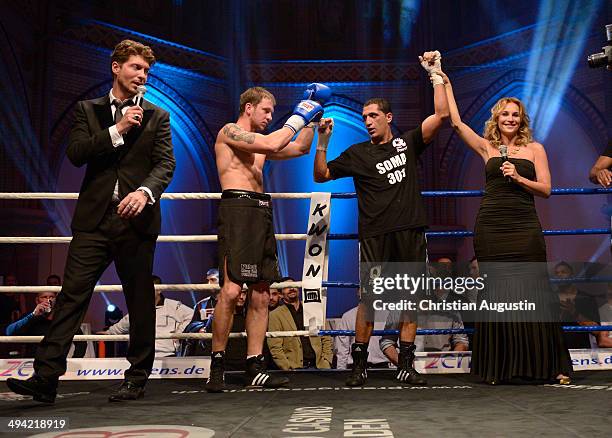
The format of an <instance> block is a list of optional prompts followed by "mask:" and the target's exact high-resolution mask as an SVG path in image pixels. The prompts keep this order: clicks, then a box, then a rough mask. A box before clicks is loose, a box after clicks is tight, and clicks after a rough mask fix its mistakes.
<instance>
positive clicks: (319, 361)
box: [268, 277, 334, 370]
mask: <svg viewBox="0 0 612 438" xmlns="http://www.w3.org/2000/svg"><path fill="white" fill-rule="evenodd" d="M282 281H295V280H294V279H293V278H291V277H285V278H283V280H282ZM282 294H283V301H284V305H280V306H278V307H277V308H276V309H275V310H274V311H272V312H271V313H270V320H269V323H268V331H271V332H277V331H279V332H280V331H297V330H304V309H303V306H302V302H301V301H300V297H299V291H298V288H296V287H286V288H283V290H282ZM268 347H269V348H270V353H271V354H272V359H273V360H274V363H275V364H276V366H278V367H279V368H280V369H281V370H291V369H297V368H319V369H324V368H331V364H332V361H333V355H334V353H333V349H332V340H331V337H329V336H301V337H296V336H293V337H284V338H268Z"/></svg>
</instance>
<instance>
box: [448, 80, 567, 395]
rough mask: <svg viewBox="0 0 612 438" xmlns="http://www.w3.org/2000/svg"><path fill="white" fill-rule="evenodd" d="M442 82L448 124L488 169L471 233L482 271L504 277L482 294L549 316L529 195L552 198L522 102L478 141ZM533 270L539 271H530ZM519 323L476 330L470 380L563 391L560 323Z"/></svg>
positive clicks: (505, 109) (492, 323)
mask: <svg viewBox="0 0 612 438" xmlns="http://www.w3.org/2000/svg"><path fill="white" fill-rule="evenodd" d="M442 77H443V79H444V83H445V87H446V94H447V97H448V103H449V108H450V119H451V125H452V126H453V129H454V130H455V132H457V134H459V136H460V137H461V139H462V140H463V141H464V142H465V143H466V144H467V145H468V146H469V147H470V148H471V149H472V150H474V151H475V152H476V153H477V154H478V155H480V156H481V157H482V159H483V162H484V167H485V173H486V187H485V195H484V197H483V198H482V201H481V204H480V210H479V212H478V217H477V219H476V225H475V228H474V251H475V253H476V258H477V259H478V263H479V265H480V266H486V265H487V264H489V266H494V267H495V268H491V269H492V270H493V271H495V270H496V269H497V268H499V267H501V269H497V273H498V274H499V272H503V274H502V275H497V276H495V275H492V276H491V277H490V278H489V279H487V283H486V288H485V291H484V294H483V295H484V297H485V299H488V300H490V301H496V300H499V301H504V299H505V298H506V299H508V301H511V300H514V301H515V302H518V301H520V300H523V299H528V300H534V299H538V297H539V298H540V299H541V300H540V301H541V302H540V304H542V305H544V306H545V307H546V309H547V310H550V311H551V315H552V314H554V313H555V311H554V307H552V304H554V300H553V299H552V291H551V288H550V285H549V284H548V276H547V273H546V268H545V262H546V243H545V241H544V237H543V236H542V227H541V225H540V221H539V219H538V215H537V212H536V209H535V203H534V195H535V196H540V197H543V198H548V197H549V196H550V192H551V182H550V171H549V168H548V160H547V158H546V151H545V150H544V147H543V146H542V145H541V144H540V143H537V142H535V141H533V138H532V136H531V130H530V128H529V117H528V116H527V114H526V112H525V108H524V106H523V103H522V102H521V101H520V100H518V99H516V98H512V97H506V98H502V99H500V100H499V101H498V102H497V103H496V104H495V105H494V106H493V108H492V109H491V117H490V119H489V120H488V121H487V122H486V124H485V129H484V135H483V137H481V136H480V135H478V134H476V133H475V132H474V131H473V130H472V129H470V127H469V126H467V125H466V124H465V123H463V122H462V121H461V117H460V115H459V110H458V109H457V104H456V102H455V98H454V96H453V90H452V86H451V84H450V81H449V80H448V77H447V76H446V75H444V74H442ZM502 145H505V146H506V147H507V155H508V160H507V161H503V160H502V158H501V154H500V150H499V147H500V146H502ZM502 262H503V263H502ZM534 266H535V267H536V268H535V270H536V271H539V272H533V269H534V268H533V267H534ZM508 271H509V272H508ZM542 271H543V272H542ZM481 274H482V272H481ZM538 291H539V292H538ZM546 300H548V301H546ZM543 303H545V304H543ZM522 316H523V315H519V316H512V317H510V319H508V318H506V319H503V318H496V317H495V316H494V317H493V318H491V319H487V320H483V321H481V322H478V323H477V324H476V327H475V328H476V331H475V334H474V342H473V346H472V374H474V375H476V376H478V377H480V378H481V379H482V380H484V381H485V382H488V383H493V384H495V383H502V382H509V381H511V380H512V379H522V380H524V379H527V380H531V381H541V380H546V381H551V380H558V381H559V382H561V383H564V384H568V383H569V373H570V372H571V369H572V368H571V362H570V356H569V352H568V350H567V348H566V347H565V344H564V342H563V337H562V332H561V326H560V324H558V323H555V322H552V318H551V319H545V318H542V319H541V320H539V321H534V320H533V319H529V318H523V317H522Z"/></svg>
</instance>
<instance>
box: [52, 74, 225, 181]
mask: <svg viewBox="0 0 612 438" xmlns="http://www.w3.org/2000/svg"><path fill="white" fill-rule="evenodd" d="M148 84H149V85H150V86H151V87H153V88H154V89H155V90H156V91H157V92H158V93H160V94H161V95H163V97H164V99H167V102H168V106H169V107H171V108H172V109H173V110H174V111H173V113H174V115H175V119H173V120H172V124H173V125H175V126H176V125H177V124H178V125H180V129H181V130H182V131H183V133H184V134H185V135H186V136H187V137H188V138H189V140H190V147H189V148H188V149H189V151H190V154H191V156H192V158H193V159H194V161H196V162H198V163H199V164H200V165H201V166H202V167H203V168H204V169H205V175H202V176H203V177H206V180H205V181H202V183H203V184H202V186H203V187H206V188H207V190H209V191H217V189H218V185H219V182H218V178H217V172H216V168H215V166H214V163H215V159H214V143H215V137H214V135H213V133H212V131H211V129H210V128H209V127H208V125H207V123H206V122H205V121H204V119H203V118H202V117H201V116H200V115H199V113H198V111H197V110H196V109H195V108H194V107H193V106H192V105H191V104H190V103H189V102H188V101H187V100H185V99H184V98H183V97H182V95H181V94H180V93H179V92H178V91H176V90H175V89H174V88H172V87H171V86H170V85H168V84H167V83H166V82H165V81H163V80H162V79H161V78H160V77H158V76H155V75H153V74H152V75H150V76H149V80H148ZM111 87H112V80H110V79H109V80H105V81H102V82H99V83H98V84H96V85H94V86H92V87H91V88H89V89H88V90H86V91H85V92H83V93H81V94H80V95H79V96H77V97H76V98H75V99H74V100H73V101H72V102H71V103H70V104H69V105H68V106H67V107H66V108H65V110H64V111H63V112H62V113H61V115H60V117H59V118H58V120H57V122H56V123H55V124H54V125H53V126H52V129H51V135H50V145H51V150H50V151H49V154H50V162H51V163H52V166H53V173H54V175H55V177H56V180H57V177H58V173H59V172H60V169H61V164H62V161H63V159H64V154H65V151H66V144H67V142H68V136H69V134H70V130H71V129H72V125H73V120H74V119H73V117H72V112H73V110H74V107H75V106H76V104H77V103H78V102H79V101H81V100H87V99H94V98H97V97H100V96H103V95H105V94H107V93H108V90H110V89H111ZM176 116H178V117H176Z"/></svg>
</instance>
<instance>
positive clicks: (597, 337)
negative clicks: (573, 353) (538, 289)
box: [555, 262, 612, 348]
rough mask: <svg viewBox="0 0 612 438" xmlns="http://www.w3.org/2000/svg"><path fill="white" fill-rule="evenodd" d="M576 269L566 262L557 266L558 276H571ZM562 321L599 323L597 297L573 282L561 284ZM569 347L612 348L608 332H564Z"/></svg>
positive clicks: (579, 323)
mask: <svg viewBox="0 0 612 438" xmlns="http://www.w3.org/2000/svg"><path fill="white" fill-rule="evenodd" d="M573 276H574V269H573V268H572V267H571V266H570V265H569V263H566V262H560V263H557V265H556V266H555V277H556V278H571V277H573ZM559 301H560V303H561V322H562V323H563V324H568V325H585V326H588V325H599V309H598V307H597V302H596V301H595V298H593V297H592V296H590V295H589V294H587V293H586V292H584V291H581V290H579V289H578V288H577V287H576V285H574V284H573V283H561V284H559ZM563 337H564V339H565V344H566V346H567V348H591V347H599V348H612V338H610V337H609V336H608V332H602V331H599V332H590V334H589V333H587V332H563Z"/></svg>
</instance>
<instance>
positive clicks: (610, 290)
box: [599, 283, 612, 338]
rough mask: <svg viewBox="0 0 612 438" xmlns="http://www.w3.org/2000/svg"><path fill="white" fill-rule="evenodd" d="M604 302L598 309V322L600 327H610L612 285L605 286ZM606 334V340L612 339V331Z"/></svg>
mask: <svg viewBox="0 0 612 438" xmlns="http://www.w3.org/2000/svg"><path fill="white" fill-rule="evenodd" d="M607 286H608V287H607V294H606V301H605V302H604V303H603V304H602V305H601V306H600V307H599V320H600V321H601V325H612V283H608V285H607ZM606 333H608V338H612V331H608V332H606Z"/></svg>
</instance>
